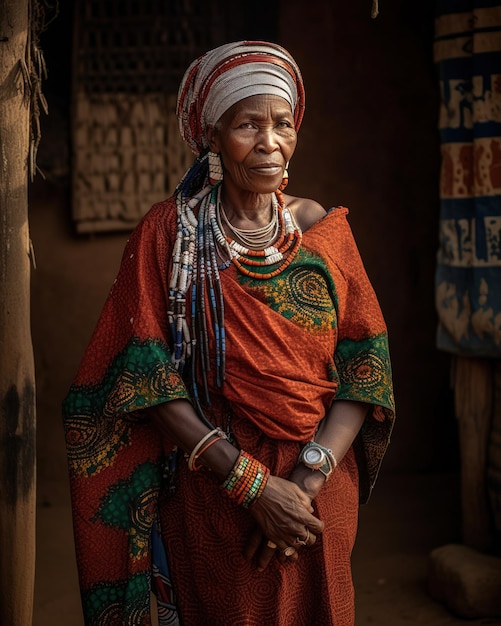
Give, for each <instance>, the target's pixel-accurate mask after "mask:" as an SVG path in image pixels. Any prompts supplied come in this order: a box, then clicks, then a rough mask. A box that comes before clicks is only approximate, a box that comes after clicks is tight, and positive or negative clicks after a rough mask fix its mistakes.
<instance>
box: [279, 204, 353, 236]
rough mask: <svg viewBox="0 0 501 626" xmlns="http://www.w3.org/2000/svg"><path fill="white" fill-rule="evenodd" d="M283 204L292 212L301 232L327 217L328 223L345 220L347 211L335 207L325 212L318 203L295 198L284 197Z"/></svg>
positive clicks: (344, 208)
mask: <svg viewBox="0 0 501 626" xmlns="http://www.w3.org/2000/svg"><path fill="white" fill-rule="evenodd" d="M284 199H285V204H286V205H287V207H288V208H289V210H290V211H292V214H293V215H294V217H295V219H296V221H297V223H298V225H299V227H300V228H301V230H302V231H303V232H305V231H306V230H308V229H309V228H311V227H312V226H314V225H315V224H316V223H318V222H320V221H321V220H323V219H324V218H326V217H328V218H329V219H328V221H331V220H332V219H335V220H338V219H339V218H345V219H346V215H347V214H348V209H347V208H346V207H344V206H336V207H332V208H330V209H328V210H326V209H325V208H324V207H323V206H322V205H321V204H320V203H319V202H316V201H315V200H311V199H310V198H298V197H295V196H284Z"/></svg>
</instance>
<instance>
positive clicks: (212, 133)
mask: <svg viewBox="0 0 501 626" xmlns="http://www.w3.org/2000/svg"><path fill="white" fill-rule="evenodd" d="M207 139H208V140H209V148H210V149H211V151H212V152H216V153H219V152H220V149H219V134H218V132H217V129H216V128H214V126H209V127H208V128H207Z"/></svg>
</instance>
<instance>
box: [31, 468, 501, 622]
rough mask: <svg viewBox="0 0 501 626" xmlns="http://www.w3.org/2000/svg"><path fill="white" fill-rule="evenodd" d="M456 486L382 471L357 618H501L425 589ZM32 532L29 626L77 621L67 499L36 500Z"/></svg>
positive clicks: (368, 509)
mask: <svg viewBox="0 0 501 626" xmlns="http://www.w3.org/2000/svg"><path fill="white" fill-rule="evenodd" d="M61 481H62V482H63V483H64V481H65V477H64V476H62V477H61ZM458 490H459V487H458V477H457V476H456V475H455V474H427V475H401V474H398V475H394V474H390V475H384V474H383V475H382V476H380V478H379V481H378V484H377V486H376V489H375V491H374V493H373V495H372V497H371V500H370V502H369V504H367V505H365V506H363V507H362V508H361V511H360V526H359V534H358V540H357V544H356V547H355V551H354V554H353V576H354V581H355V588H356V605H357V621H356V626H408V625H410V624H420V625H423V626H424V625H426V626H453V625H456V626H460V625H462V626H477V625H480V624H482V625H486V624H491V625H492V624H497V625H501V619H499V620H493V619H483V620H473V621H471V620H462V619H459V618H458V617H455V616H454V615H452V614H451V613H450V612H449V611H448V610H447V609H446V608H445V607H443V606H442V605H440V604H438V603H436V602H435V601H433V599H432V598H431V597H430V596H429V594H428V593H427V563H428V556H429V553H430V551H431V550H432V549H433V548H435V547H438V546H441V545H445V544H448V543H457V542H459V541H460V515H459V495H458ZM37 532H38V556H37V575H36V586H35V615H34V621H33V626H56V625H58V626H83V620H82V617H81V610H80V601H79V596H78V585H77V575H76V567H75V560H74V552H73V539H72V530H71V513H70V507H69V502H68V503H62V504H57V505H52V504H51V503H50V502H49V501H45V502H43V503H40V504H39V507H38V531H37ZM200 626H203V625H202V624H201V625H200ZM228 626H232V625H228ZM263 626H266V624H263ZM312 626H322V625H321V624H312Z"/></svg>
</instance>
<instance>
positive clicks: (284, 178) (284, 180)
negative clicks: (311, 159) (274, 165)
mask: <svg viewBox="0 0 501 626" xmlns="http://www.w3.org/2000/svg"><path fill="white" fill-rule="evenodd" d="M288 170H289V161H287V163H286V164H285V169H284V175H283V176H282V182H281V183H280V186H279V187H278V188H279V189H280V191H283V190H284V189H285V188H286V187H287V183H288V182H289V171H288Z"/></svg>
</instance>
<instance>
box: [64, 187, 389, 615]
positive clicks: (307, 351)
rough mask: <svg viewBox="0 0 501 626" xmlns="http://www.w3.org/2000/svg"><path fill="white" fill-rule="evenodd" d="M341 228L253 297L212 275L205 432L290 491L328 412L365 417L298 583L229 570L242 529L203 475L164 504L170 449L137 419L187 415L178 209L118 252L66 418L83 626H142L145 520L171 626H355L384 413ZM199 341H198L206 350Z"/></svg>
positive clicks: (148, 219) (360, 283)
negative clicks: (225, 435)
mask: <svg viewBox="0 0 501 626" xmlns="http://www.w3.org/2000/svg"><path fill="white" fill-rule="evenodd" d="M347 212H348V211H347V209H345V208H336V209H333V210H331V211H330V212H329V213H328V214H327V216H326V217H325V218H323V219H322V220H320V221H319V222H317V223H316V224H315V225H313V226H312V227H311V228H310V229H308V230H307V231H306V232H305V233H304V235H303V242H302V245H301V249H300V251H299V253H298V255H297V256H296V258H295V259H294V261H293V263H292V264H291V265H290V266H289V267H288V268H287V270H286V271H284V272H283V273H282V274H280V275H278V276H277V277H275V278H274V279H270V280H264V281H258V280H254V279H249V278H246V277H244V276H241V275H239V274H238V273H237V271H236V269H235V268H234V267H233V266H231V267H230V268H228V269H226V270H224V271H221V281H222V287H223V293H224V303H225V326H226V336H227V349H226V354H227V356H226V379H225V382H224V386H223V388H222V389H215V385H214V381H213V379H212V373H211V372H212V371H213V370H214V368H212V369H211V371H210V372H209V386H210V387H211V391H212V397H213V404H212V406H211V407H209V408H208V409H207V413H208V416H209V419H211V421H212V422H213V423H214V424H216V425H220V426H221V427H223V428H226V427H228V426H229V427H230V429H231V431H232V433H233V435H234V436H235V438H236V441H237V442H238V445H239V446H240V447H242V448H243V449H245V450H247V451H248V452H249V453H251V454H253V455H254V456H256V457H257V458H258V459H260V460H261V461H262V462H264V463H266V464H267V465H268V466H269V467H270V469H271V470H272V472H274V473H275V474H278V475H281V476H285V477H286V476H287V475H288V474H289V473H290V472H291V471H292V469H293V467H294V465H295V463H296V460H297V456H298V453H299V450H300V448H301V445H302V444H304V443H305V442H306V441H308V440H309V439H311V438H312V437H313V436H314V434H315V431H316V429H317V427H318V424H319V422H320V421H321V420H322V418H323V417H324V415H325V412H326V410H327V409H328V408H329V406H330V405H331V403H332V402H333V401H335V400H336V399H348V400H355V401H361V402H366V403H368V404H369V405H370V407H371V408H370V411H369V413H368V415H367V418H366V420H365V423H364V425H363V427H362V430H361V432H360V434H359V436H358V438H357V440H356V441H355V443H354V446H353V449H352V450H351V451H350V452H349V453H348V454H347V455H346V457H345V458H344V459H343V461H342V462H341V463H340V465H339V467H338V468H337V469H336V471H335V474H334V475H333V476H332V477H331V479H330V480H329V482H328V483H326V485H325V487H324V488H323V489H322V491H321V493H320V494H319V496H318V497H317V499H316V502H315V505H316V514H317V515H319V516H320V517H321V519H323V520H324V522H325V531H324V533H323V535H322V537H321V539H319V541H317V543H316V544H315V546H314V547H313V548H311V549H310V548H308V550H303V551H302V553H301V557H300V560H299V562H298V564H297V565H294V564H291V565H289V566H286V567H282V566H280V565H279V564H278V562H274V563H272V565H271V566H270V567H269V568H268V569H267V570H266V571H265V572H263V573H258V572H257V571H256V570H255V567H254V566H253V565H252V564H249V563H247V562H245V561H244V559H243V557H242V550H243V546H244V543H245V539H246V537H248V535H249V532H250V531H251V516H250V515H249V513H248V511H245V510H243V509H240V508H238V507H236V505H234V504H233V503H232V502H230V500H229V499H228V498H227V497H226V496H225V494H224V493H222V491H221V489H220V488H219V486H218V484H217V481H216V480H215V477H214V476H213V475H212V474H211V473H210V472H209V471H208V470H202V471H201V472H198V473H190V472H188V471H187V469H186V464H185V463H184V461H183V460H182V459H181V460H180V462H179V466H178V468H177V471H176V476H175V480H176V491H175V493H174V495H171V496H170V497H164V495H165V491H166V489H165V485H164V484H163V483H162V480H163V479H162V475H163V463H164V459H165V455H166V453H168V452H169V451H170V449H171V448H172V446H171V444H170V443H169V442H167V441H161V439H160V437H159V434H158V432H157V431H156V430H155V428H154V426H153V425H152V423H151V422H150V420H149V417H148V411H147V409H148V407H151V406H154V405H156V404H159V403H163V402H167V401H169V400H172V399H175V398H187V399H189V397H190V396H189V392H188V390H187V387H186V386H185V384H184V382H183V378H182V376H181V375H180V373H179V372H178V371H177V370H175V369H174V368H173V367H172V366H171V356H170V355H171V352H170V350H171V346H172V341H171V335H170V329H169V324H168V319H167V309H168V276H169V272H170V255H171V251H172V247H173V243H174V239H175V233H176V210H175V203H174V201H173V200H172V199H171V200H168V201H166V202H164V203H160V204H158V205H155V206H154V207H153V208H152V209H151V210H150V212H149V213H148V214H147V215H146V216H145V218H144V219H143V220H142V222H141V223H140V224H139V226H138V227H137V228H136V230H135V231H134V233H133V234H132V236H131V238H130V240H129V242H128V243H127V246H126V248H125V251H124V255H123V260H122V264H121V267H120V271H119V274H118V277H117V279H116V281H115V283H114V285H113V287H112V289H111V291H110V294H109V297H108V299H107V301H106V303H105V306H104V308H103V311H102V314H101V317H100V320H99V322H98V324H97V327H96V329H95V331H94V334H93V336H92V338H91V341H90V344H89V346H88V348H87V351H86V353H85V356H84V359H83V361H82V363H81V365H80V368H79V370H78V373H77V376H76V378H75V380H74V382H73V385H72V387H71V389H70V391H69V394H68V396H67V398H66V399H65V402H64V406H63V412H64V419H65V433H66V441H67V450H68V460H69V470H70V484H71V493H72V506H73V519H74V530H75V543H76V551H77V561H78V567H79V576H80V586H81V592H82V603H83V609H84V615H85V623H86V625H87V626H91V625H92V626H98V625H99V626H104V625H106V626H143V625H149V624H150V612H149V590H150V584H151V550H150V545H151V531H152V524H153V521H154V520H155V519H158V517H160V518H161V522H162V534H163V539H164V543H165V545H166V547H167V554H168V558H169V566H170V568H171V572H172V579H173V584H174V589H175V592H176V595H177V598H178V603H179V609H180V614H181V618H182V623H183V624H184V625H185V626H195V625H196V626H199V625H200V624H202V623H204V624H214V625H217V624H220V625H223V624H229V623H231V624H238V625H239V626H240V625H247V626H251V625H255V626H257V625H259V626H262V624H266V625H267V626H272V625H276V626H285V625H287V626H292V625H297V626H299V625H304V626H306V625H307V624H322V625H324V626H327V625H329V624H336V626H339V625H346V626H348V625H351V624H352V623H353V588H352V582H351V570H350V554H351V549H352V547H353V543H354V540H355V534H356V524H357V513H358V500H359V498H360V500H361V501H365V500H366V499H367V497H368V495H369V493H370V490H371V488H372V486H373V484H374V481H375V479H376V476H377V472H378V469H379V466H380V463H381V459H382V457H383V455H384V452H385V450H386V447H387V445H388V442H389V437H390V433H391V429H392V424H393V418H394V402H393V395H392V384H391V368H390V360H389V353H388V344H387V335H386V327H385V323H384V320H383V317H382V315H381V311H380V308H379V305H378V303H377V299H376V297H375V295H374V292H373V289H372V287H371V285H370V282H369V280H368V278H367V275H366V273H365V270H364V267H363V264H362V261H361V259H360V256H359V253H358V250H357V247H356V245H355V242H354V240H353V237H352V234H351V230H350V228H349V225H348V222H347V219H346V215H347ZM209 326H210V325H209ZM213 339H214V338H213V337H212V336H211V333H210V329H209V345H211V344H212V343H213ZM228 420H230V421H229V423H228Z"/></svg>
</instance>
